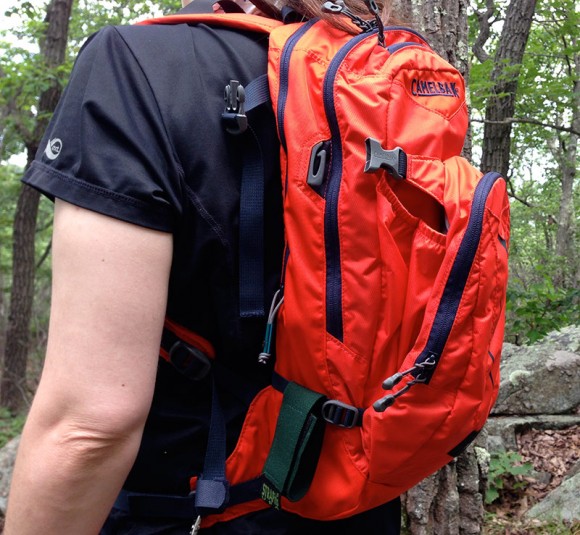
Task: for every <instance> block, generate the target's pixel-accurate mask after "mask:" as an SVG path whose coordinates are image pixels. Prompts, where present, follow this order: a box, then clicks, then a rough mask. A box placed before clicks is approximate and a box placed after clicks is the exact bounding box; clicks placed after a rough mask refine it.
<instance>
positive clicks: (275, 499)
mask: <svg viewBox="0 0 580 535" xmlns="http://www.w3.org/2000/svg"><path fill="white" fill-rule="evenodd" d="M261 498H262V500H264V501H265V502H266V503H267V504H268V505H269V506H270V507H273V508H274V509H280V493H279V492H277V491H276V490H274V489H273V488H271V487H270V486H269V485H268V484H267V483H263V484H262V493H261Z"/></svg>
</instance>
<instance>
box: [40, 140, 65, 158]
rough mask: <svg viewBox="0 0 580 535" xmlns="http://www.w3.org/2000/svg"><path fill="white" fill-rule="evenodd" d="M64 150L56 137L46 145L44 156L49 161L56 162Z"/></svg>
mask: <svg viewBox="0 0 580 535" xmlns="http://www.w3.org/2000/svg"><path fill="white" fill-rule="evenodd" d="M61 150H62V141H61V140H60V139H59V138H57V137H55V138H54V139H49V140H48V143H47V144H46V149H44V154H45V155H46V157H47V158H48V159H49V160H56V159H57V158H58V155H59V154H60V151H61Z"/></svg>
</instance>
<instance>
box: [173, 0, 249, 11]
mask: <svg viewBox="0 0 580 535" xmlns="http://www.w3.org/2000/svg"><path fill="white" fill-rule="evenodd" d="M215 4H218V5H219V6H220V7H221V8H222V9H223V10H224V11H225V12H226V13H244V10H243V9H242V8H241V7H240V6H239V5H238V4H236V3H235V2H233V1H232V0H193V2H190V3H189V4H187V5H186V6H185V7H183V8H181V9H180V10H179V11H178V13H179V14H188V15H189V14H193V13H213V12H214V10H213V6H214V5H215Z"/></svg>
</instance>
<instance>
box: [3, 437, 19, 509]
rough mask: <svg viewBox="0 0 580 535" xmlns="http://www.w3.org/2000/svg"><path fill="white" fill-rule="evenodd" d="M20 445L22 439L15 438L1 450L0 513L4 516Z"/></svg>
mask: <svg viewBox="0 0 580 535" xmlns="http://www.w3.org/2000/svg"><path fill="white" fill-rule="evenodd" d="M18 444H20V437H16V438H13V439H12V440H11V441H10V442H8V444H6V445H5V446H4V447H3V448H2V449H0V513H1V514H2V516H3V515H4V514H5V513H6V502H7V500H8V490H9V489H10V481H11V480H12V471H13V470H14V460H15V459H16V451H17V450H18Z"/></svg>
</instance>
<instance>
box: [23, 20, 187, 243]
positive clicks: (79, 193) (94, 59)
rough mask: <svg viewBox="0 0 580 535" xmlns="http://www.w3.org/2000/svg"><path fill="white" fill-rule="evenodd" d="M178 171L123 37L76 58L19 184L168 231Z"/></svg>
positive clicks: (176, 202)
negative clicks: (38, 144)
mask: <svg viewBox="0 0 580 535" xmlns="http://www.w3.org/2000/svg"><path fill="white" fill-rule="evenodd" d="M181 179H182V170H181V166H180V164H179V161H178V159H177V158H176V156H175V150H174V146H173V143H172V140H171V136H170V135H169V134H168V131H167V128H166V124H165V123H164V120H163V117H162V115H161V113H160V111H159V106H158V104H157V102H156V99H155V95H154V93H153V91H152V89H151V87H150V85H149V83H148V80H147V77H146V76H145V74H144V72H143V70H142V68H141V66H140V65H139V63H138V61H137V60H136V59H135V57H134V55H133V54H132V52H131V49H130V48H129V47H128V46H127V45H126V43H125V41H124V40H123V38H122V36H121V34H120V33H119V32H118V30H117V29H116V28H114V27H108V28H105V29H103V30H101V31H100V32H99V33H97V34H95V35H94V36H93V37H92V38H91V39H90V40H89V41H88V42H87V44H86V45H85V46H84V48H83V50H82V51H81V53H80V54H79V57H78V58H77V61H76V63H75V67H74V69H73V72H72V74H71V78H70V81H69V84H68V86H67V88H66V89H65V91H64V93H63V96H62V98H61V100H60V102H59V105H58V107H57V109H56V111H55V114H54V116H53V118H52V121H51V123H50V125H49V127H48V129H47V131H46V133H45V136H44V139H43V141H42V143H41V145H40V147H39V150H38V153H37V155H36V159H35V161H34V162H33V164H32V165H31V167H30V168H29V170H28V171H27V173H26V174H25V176H24V178H23V181H24V182H25V183H26V184H28V185H30V186H32V187H34V188H36V189H38V190H40V191H41V192H42V193H44V194H45V195H47V196H48V197H50V198H55V197H56V198H59V199H63V200H65V201H67V202H70V203H72V204H75V205H77V206H81V207H83V208H88V209H90V210H93V211H96V212H99V213H102V214H105V215H109V216H112V217H115V218H117V219H122V220H124V221H128V222H130V223H135V224H138V225H141V226H145V227H149V228H153V229H156V230H162V231H167V232H171V231H172V230H173V228H174V226H175V221H176V218H177V217H178V216H179V213H180V209H181V208H180V206H181V205H180V185H179V184H180V182H181Z"/></svg>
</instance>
